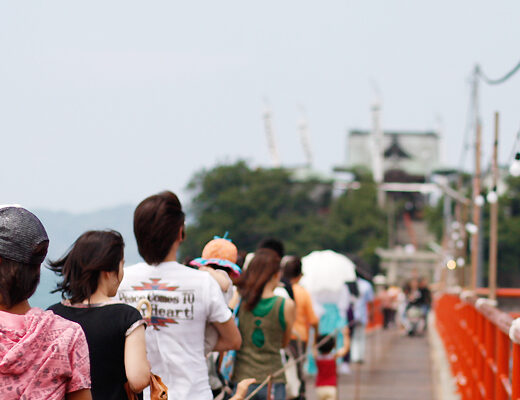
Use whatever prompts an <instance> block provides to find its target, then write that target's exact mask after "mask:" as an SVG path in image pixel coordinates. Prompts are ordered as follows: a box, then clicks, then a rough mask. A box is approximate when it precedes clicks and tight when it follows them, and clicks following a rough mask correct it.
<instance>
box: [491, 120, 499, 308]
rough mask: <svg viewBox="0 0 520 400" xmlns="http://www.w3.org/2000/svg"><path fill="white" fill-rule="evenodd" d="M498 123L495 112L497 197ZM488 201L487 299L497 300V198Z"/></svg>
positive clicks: (494, 158) (494, 149)
mask: <svg viewBox="0 0 520 400" xmlns="http://www.w3.org/2000/svg"><path fill="white" fill-rule="evenodd" d="M498 123H499V115H498V112H495V138H494V140H493V166H492V179H493V189H492V190H493V192H494V196H495V197H496V195H497V181H498ZM493 200H494V201H490V202H489V203H490V210H489V212H490V224H489V230H490V232H489V298H490V299H492V300H496V298H497V255H498V198H495V199H493Z"/></svg>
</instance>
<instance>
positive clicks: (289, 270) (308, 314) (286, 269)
mask: <svg viewBox="0 0 520 400" xmlns="http://www.w3.org/2000/svg"><path fill="white" fill-rule="evenodd" d="M282 267H283V268H282V269H283V275H282V276H283V278H285V280H286V281H288V282H290V283H291V285H292V289H293V292H294V301H295V303H296V320H295V321H294V326H293V334H292V335H291V341H290V342H289V350H290V351H291V353H292V356H293V358H295V359H296V358H298V357H300V356H301V355H302V354H304V353H305V351H306V349H307V343H308V341H309V328H313V330H314V337H316V335H318V321H319V320H318V317H317V316H316V314H315V312H314V308H313V305H312V299H311V295H310V294H309V292H308V291H307V290H306V289H305V288H304V287H303V286H301V285H300V284H299V282H300V279H301V278H302V277H303V273H302V262H301V259H300V257H297V256H285V257H284V258H283V259H282ZM297 371H298V379H299V380H300V390H299V397H296V398H297V399H301V400H303V399H305V376H304V373H303V364H302V363H298V365H297Z"/></svg>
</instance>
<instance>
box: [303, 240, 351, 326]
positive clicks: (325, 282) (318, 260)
mask: <svg viewBox="0 0 520 400" xmlns="http://www.w3.org/2000/svg"><path fill="white" fill-rule="evenodd" d="M302 272H303V277H302V279H301V281H300V284H301V285H302V286H303V287H304V288H305V289H307V290H308V291H309V292H310V294H311V296H312V300H313V304H314V310H315V312H316V314H317V315H318V317H320V316H321V315H322V314H323V312H324V309H323V305H324V304H326V303H333V304H336V305H337V307H338V310H339V312H340V315H344V314H345V313H346V311H347V308H348V304H349V302H350V299H349V295H348V291H347V290H346V289H345V282H354V281H355V280H356V266H355V265H354V263H353V262H352V261H351V260H350V259H349V258H348V257H346V256H344V255H342V254H339V253H336V252H335V251H332V250H322V251H313V252H312V253H310V254H309V255H307V256H305V257H303V258H302Z"/></svg>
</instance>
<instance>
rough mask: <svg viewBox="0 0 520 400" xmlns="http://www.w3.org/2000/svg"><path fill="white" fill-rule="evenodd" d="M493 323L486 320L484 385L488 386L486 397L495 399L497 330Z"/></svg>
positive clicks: (489, 399) (491, 399) (490, 399)
mask: <svg viewBox="0 0 520 400" xmlns="http://www.w3.org/2000/svg"><path fill="white" fill-rule="evenodd" d="M493 328H494V326H493V323H492V322H491V321H490V320H486V361H485V365H484V368H485V370H484V386H485V388H486V399H487V400H494V397H495V396H494V395H495V385H494V383H495V379H494V376H495V373H496V367H495V330H494V329H493Z"/></svg>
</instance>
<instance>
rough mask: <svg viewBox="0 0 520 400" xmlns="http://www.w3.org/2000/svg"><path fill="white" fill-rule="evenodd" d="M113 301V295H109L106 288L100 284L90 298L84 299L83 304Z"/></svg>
mask: <svg viewBox="0 0 520 400" xmlns="http://www.w3.org/2000/svg"><path fill="white" fill-rule="evenodd" d="M109 301H112V297H110V296H108V294H107V292H106V290H105V289H104V288H103V287H102V286H98V289H97V290H96V291H95V292H94V294H92V296H90V298H88V299H85V300H83V301H82V303H83V304H101V303H107V302H109Z"/></svg>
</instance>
